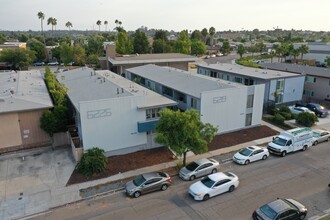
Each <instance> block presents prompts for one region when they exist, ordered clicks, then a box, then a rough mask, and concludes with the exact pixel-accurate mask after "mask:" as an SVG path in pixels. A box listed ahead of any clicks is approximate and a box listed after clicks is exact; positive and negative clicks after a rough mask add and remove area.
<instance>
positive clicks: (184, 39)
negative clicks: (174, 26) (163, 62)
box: [175, 30, 191, 54]
mask: <svg viewBox="0 0 330 220" xmlns="http://www.w3.org/2000/svg"><path fill="white" fill-rule="evenodd" d="M190 51H191V41H190V39H189V36H188V31H187V30H183V31H181V32H180V33H179V36H178V39H177V41H176V42H175V52H177V53H183V54H190Z"/></svg>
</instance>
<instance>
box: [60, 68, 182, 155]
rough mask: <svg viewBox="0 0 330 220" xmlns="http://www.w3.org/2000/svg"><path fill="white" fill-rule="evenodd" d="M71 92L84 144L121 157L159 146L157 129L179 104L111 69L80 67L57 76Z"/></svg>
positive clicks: (76, 120)
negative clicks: (165, 114) (163, 115)
mask: <svg viewBox="0 0 330 220" xmlns="http://www.w3.org/2000/svg"><path fill="white" fill-rule="evenodd" d="M57 79H58V81H59V82H60V83H63V84H64V85H65V86H66V87H67V88H68V89H69V92H68V98H69V100H70V103H71V104H72V108H73V109H72V110H73V112H74V115H75V123H76V128H77V133H78V136H79V139H80V145H81V147H83V149H84V150H87V149H90V148H93V147H99V148H101V149H103V150H104V151H105V152H106V155H108V156H109V155H119V154H126V153H130V152H135V151H139V150H144V149H150V148H155V147H159V144H157V143H155V142H154V135H155V134H154V129H155V125H156V123H157V121H158V120H159V117H160V115H159V113H160V111H161V110H162V109H163V108H167V107H172V106H176V104H177V103H176V102H175V101H172V100H170V99H168V98H166V97H164V96H161V95H159V94H157V93H155V92H153V91H151V90H149V89H146V88H144V87H142V86H140V85H138V84H136V83H134V82H131V81H130V80H128V79H125V78H123V77H122V76H119V75H118V74H116V73H113V72H111V71H109V70H101V71H95V72H94V70H92V69H90V68H77V69H75V70H70V71H66V72H62V73H58V74H57Z"/></svg>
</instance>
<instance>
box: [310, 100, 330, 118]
mask: <svg viewBox="0 0 330 220" xmlns="http://www.w3.org/2000/svg"><path fill="white" fill-rule="evenodd" d="M306 107H307V108H309V110H311V111H313V112H315V115H317V116H319V117H327V116H328V114H329V113H328V111H329V110H328V109H326V108H325V107H323V106H322V105H320V104H317V103H312V102H311V103H307V105H306Z"/></svg>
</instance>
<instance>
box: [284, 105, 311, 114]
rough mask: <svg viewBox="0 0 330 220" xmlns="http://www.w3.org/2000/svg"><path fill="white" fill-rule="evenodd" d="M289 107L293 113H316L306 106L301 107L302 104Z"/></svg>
mask: <svg viewBox="0 0 330 220" xmlns="http://www.w3.org/2000/svg"><path fill="white" fill-rule="evenodd" d="M289 109H290V111H291V113H292V114H299V113H302V112H308V113H311V114H315V113H314V112H313V111H311V110H309V109H308V108H306V107H301V106H289Z"/></svg>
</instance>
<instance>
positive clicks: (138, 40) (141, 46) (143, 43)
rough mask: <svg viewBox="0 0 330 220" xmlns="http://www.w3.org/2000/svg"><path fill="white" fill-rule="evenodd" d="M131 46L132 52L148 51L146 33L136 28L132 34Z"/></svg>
mask: <svg viewBox="0 0 330 220" xmlns="http://www.w3.org/2000/svg"><path fill="white" fill-rule="evenodd" d="M133 48H134V53H140V54H143V53H148V52H149V41H148V38H147V35H146V34H145V33H144V32H142V31H140V29H137V30H136V31H135V33H134V35H133Z"/></svg>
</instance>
